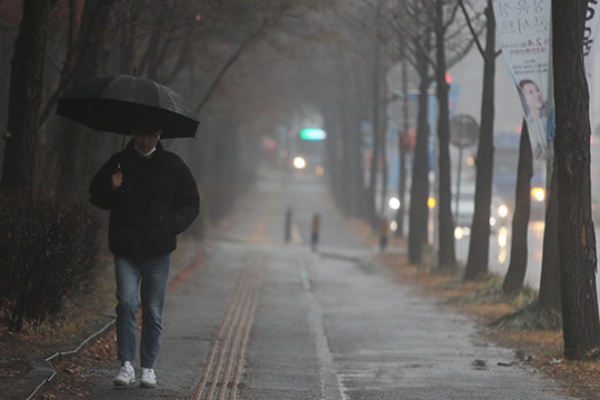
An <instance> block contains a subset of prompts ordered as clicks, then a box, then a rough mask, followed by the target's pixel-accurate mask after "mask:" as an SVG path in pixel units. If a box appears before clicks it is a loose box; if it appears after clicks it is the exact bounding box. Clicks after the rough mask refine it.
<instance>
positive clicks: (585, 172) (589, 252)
mask: <svg viewBox="0 0 600 400" xmlns="http://www.w3.org/2000/svg"><path fill="white" fill-rule="evenodd" d="M586 11H587V1H576V2H573V1H569V0H554V1H553V2H552V50H553V68H554V72H553V74H554V99H555V102H556V136H555V146H554V148H555V159H554V169H555V171H556V174H557V186H558V209H559V230H558V232H559V252H560V256H559V259H560V271H561V294H562V296H561V298H562V314H563V340H564V354H565V357H567V358H569V359H584V358H587V357H590V353H591V352H592V351H594V350H596V349H597V348H598V347H600V322H599V318H598V298H597V293H596V264H597V254H596V237H595V234H594V223H593V222H592V218H591V189H590V185H591V184H590V135H591V129H590V120H589V93H588V86H587V81H586V77H585V72H584V64H583V29H584V23H585V16H586Z"/></svg>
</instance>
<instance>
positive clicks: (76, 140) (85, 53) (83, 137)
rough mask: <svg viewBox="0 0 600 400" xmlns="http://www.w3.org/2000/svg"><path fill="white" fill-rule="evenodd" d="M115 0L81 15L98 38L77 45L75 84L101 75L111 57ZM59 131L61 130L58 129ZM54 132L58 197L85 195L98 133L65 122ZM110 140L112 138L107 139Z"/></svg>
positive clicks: (101, 1) (98, 1)
mask: <svg viewBox="0 0 600 400" xmlns="http://www.w3.org/2000/svg"><path fill="white" fill-rule="evenodd" d="M112 3H114V0H95V1H89V0H88V1H86V3H85V8H84V11H83V15H82V20H83V21H84V22H83V23H82V28H83V29H89V33H87V34H89V37H93V38H95V40H93V41H92V42H88V41H87V40H86V39H87V37H86V34H82V36H81V37H80V38H79V40H78V43H77V45H78V46H80V47H79V53H80V56H79V60H78V67H77V72H76V75H75V77H74V80H75V81H78V80H81V79H86V78H89V77H91V76H95V75H98V74H99V73H100V71H101V68H102V65H103V63H104V61H105V60H106V59H107V56H108V44H107V40H106V35H105V34H104V32H105V31H106V27H107V25H108V24H109V22H110V12H111V5H112ZM57 128H58V129H57ZM57 128H55V130H56V133H55V136H56V138H57V142H56V148H57V151H56V153H57V155H58V166H59V176H58V182H57V195H58V196H63V195H72V194H84V193H86V192H87V188H88V185H89V182H88V179H89V174H90V170H91V166H90V165H91V163H92V161H93V155H94V150H93V147H94V143H95V139H96V138H95V136H94V135H96V134H97V133H95V132H91V131H90V130H89V129H88V128H82V127H81V125H80V124H77V123H74V122H70V121H66V122H65V123H64V124H59V125H58V127H57ZM106 139H107V140H109V137H108V136H107V137H106Z"/></svg>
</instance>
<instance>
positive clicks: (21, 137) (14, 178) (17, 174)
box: [0, 0, 52, 190]
mask: <svg viewBox="0 0 600 400" xmlns="http://www.w3.org/2000/svg"><path fill="white" fill-rule="evenodd" d="M51 2H52V1H51V0H38V1H35V2H33V1H25V2H23V17H22V20H21V24H20V27H19V34H18V37H17V41H16V43H15V51H14V54H13V59H12V64H11V70H12V73H11V81H10V90H9V107H8V115H9V117H8V123H7V134H6V136H5V139H6V144H5V148H4V160H3V162H4V167H3V170H2V179H1V180H0V188H1V189H2V190H7V189H29V190H31V189H33V183H34V171H35V161H36V151H37V138H38V133H39V128H38V120H39V115H40V105H41V101H42V89H43V84H44V65H45V64H44V61H45V57H46V47H47V42H48V20H49V16H50V8H51Z"/></svg>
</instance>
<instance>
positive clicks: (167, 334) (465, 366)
mask: <svg viewBox="0 0 600 400" xmlns="http://www.w3.org/2000/svg"><path fill="white" fill-rule="evenodd" d="M288 207H290V208H291V209H292V210H293V211H294V212H293V214H294V224H295V226H296V228H297V231H298V233H299V236H300V238H301V242H297V243H290V244H285V243H284V242H283V226H284V218H285V210H286V209H287V208H288ZM315 213H319V214H320V215H321V218H322V228H323V229H322V232H321V243H320V244H319V246H318V251H317V252H312V251H311V250H310V248H309V246H308V245H307V244H306V238H307V237H309V236H308V234H307V233H309V232H310V221H311V219H312V217H313V215H314V214H315ZM230 227H231V228H230V230H229V231H228V232H221V233H220V234H219V235H215V236H212V238H211V237H209V238H208V240H207V241H206V242H205V243H204V245H205V246H206V249H207V253H208V255H209V256H208V257H207V258H206V259H205V260H204V262H203V264H202V267H201V268H199V269H196V270H194V271H193V273H190V274H188V275H186V276H185V279H181V280H180V281H179V283H178V285H176V286H175V287H174V288H173V289H172V291H171V292H170V294H169V296H168V299H167V304H166V309H165V314H164V336H163V346H162V349H161V354H160V356H159V360H158V364H157V366H156V371H157V376H158V379H159V387H158V388H157V389H155V390H143V389H139V388H138V387H132V388H128V389H124V390H115V389H114V388H113V386H112V378H113V375H114V373H115V363H114V362H113V361H112V360H111V361H110V362H98V363H95V364H92V365H91V366H90V367H87V370H86V371H85V378H86V382H85V385H86V386H87V390H88V393H89V394H90V395H89V397H88V398H90V399H111V400H112V399H115V398H119V399H144V400H152V399H157V400H158V399H169V400H178V399H181V400H189V399H222V398H237V399H240V400H267V399H277V400H313V399H315V400H318V399H327V400H371V399H372V400H387V399H389V400H398V399H406V400H421V399H422V400H437V399H439V400H448V399H457V400H458V399H460V400H475V399H477V400H479V399H492V400H501V399H502V400H505V399H508V400H517V399H538V400H566V399H571V398H570V397H567V396H564V395H562V394H561V392H560V388H559V386H558V385H557V383H556V382H553V381H551V380H549V379H547V378H546V377H545V376H544V375H543V374H541V373H538V372H537V371H535V370H533V369H531V368H528V367H527V366H526V365H525V364H524V363H521V362H519V360H518V359H517V357H516V355H515V352H514V351H513V350H512V349H506V348H502V347H499V346H497V345H495V344H494V343H492V342H491V341H489V340H487V339H485V338H484V337H483V336H481V335H480V334H479V327H478V325H477V323H476V321H475V320H474V319H472V318H469V317H466V316H464V315H461V314H458V313H456V312H454V311H448V310H447V309H443V308H441V307H440V306H439V304H438V303H437V302H436V301H435V300H434V299H433V298H425V297H420V296H416V295H415V293H414V291H413V290H412V289H413V288H411V287H410V285H409V284H407V283H406V282H401V281H398V279H397V277H396V276H394V275H393V274H392V273H391V272H390V270H389V269H388V268H386V267H384V266H382V265H380V264H377V263H375V262H373V256H374V255H375V254H376V251H375V250H376V249H373V248H371V247H370V246H366V245H365V244H364V243H362V242H361V241H360V240H359V239H358V237H357V235H356V233H355V232H353V231H352V229H351V228H350V226H349V225H348V223H347V221H346V220H345V218H344V216H342V215H341V214H340V213H338V212H337V211H335V210H333V209H332V207H331V204H330V203H329V202H328V201H327V196H325V195H324V194H323V188H322V186H320V184H319V182H316V181H312V180H302V181H300V182H299V183H298V182H297V183H296V185H294V186H282V185H281V182H280V181H279V180H277V176H276V175H270V174H267V175H266V176H264V180H263V181H261V182H260V186H259V187H258V188H257V189H256V190H254V191H253V192H252V193H251V194H250V195H249V197H248V198H247V199H246V200H245V201H244V202H243V203H241V204H240V207H239V208H238V212H237V213H235V214H234V215H232V217H231V223H230ZM393 251H398V252H400V253H401V251H402V249H393ZM182 271H184V270H182ZM230 396H233V397H230ZM67 398H69V397H65V399H67ZM61 400H62V399H61Z"/></svg>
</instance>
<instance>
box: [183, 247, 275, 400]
mask: <svg viewBox="0 0 600 400" xmlns="http://www.w3.org/2000/svg"><path fill="white" fill-rule="evenodd" d="M263 271H264V253H262V252H261V253H257V252H252V253H250V254H248V257H247V258H246V261H245V264H244V268H243V270H242V273H241V276H240V280H239V281H238V285H237V287H236V289H235V291H234V293H233V295H232V297H231V299H230V302H229V306H228V308H227V310H226V311H225V314H224V316H223V319H222V320H221V324H220V326H219V329H218V330H217V333H216V337H215V340H214V342H213V344H212V346H211V349H210V351H209V353H208V356H207V359H206V362H205V363H204V368H203V371H202V374H201V376H200V381H199V382H198V384H197V385H196V388H195V390H194V393H193V395H192V400H212V399H213V398H215V399H218V400H222V399H229V400H235V398H236V396H237V388H238V385H239V382H240V379H241V377H242V373H243V367H244V362H245V355H246V347H247V344H248V339H249V338H250V331H251V329H252V324H253V322H254V314H255V312H256V308H257V306H258V295H259V293H260V286H261V284H262V280H263ZM217 389H218V390H217ZM215 396H216V397H215Z"/></svg>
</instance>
